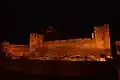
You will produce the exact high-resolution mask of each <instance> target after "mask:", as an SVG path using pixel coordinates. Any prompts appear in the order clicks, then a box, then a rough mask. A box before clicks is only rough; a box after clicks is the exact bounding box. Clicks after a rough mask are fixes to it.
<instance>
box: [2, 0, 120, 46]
mask: <svg viewBox="0 0 120 80" xmlns="http://www.w3.org/2000/svg"><path fill="white" fill-rule="evenodd" d="M27 3H28V2H27ZM1 5H2V9H1V12H2V14H1V15H0V41H4V40H8V41H10V42H11V43H18V44H28V40H29V33H31V32H37V33H40V31H41V28H47V27H48V26H53V27H54V28H56V30H57V35H56V36H57V37H56V39H66V38H76V37H91V33H92V31H93V27H94V26H95V25H102V24H104V23H108V24H110V25H111V30H112V33H113V34H114V38H115V39H117V40H120V37H119V34H120V31H119V30H120V29H119V26H120V24H119V23H120V17H119V16H108V15H107V16H105V15H104V16H102V15H96V16H95V15H83V14H74V15H73V14H72V15H70V14H69V15H68V14H67V15H64V16H62V14H61V13H60V12H58V13H59V15H58V14H56V13H55V12H57V11H54V12H52V11H50V10H47V9H45V10H46V11H44V12H45V13H46V14H45V15H46V16H45V15H42V14H39V15H38V14H35V13H37V12H35V11H39V13H41V12H42V10H41V9H37V8H36V9H35V10H34V9H33V7H30V5H31V3H29V4H28V5H26V3H24V4H23V3H22V4H21V3H18V4H15V5H10V4H9V5H10V6H9V7H8V4H6V3H5V2H4V3H3V4H1ZM21 5H22V6H21ZM6 6H7V7H6ZM24 6H26V7H24ZM58 10H60V9H58ZM53 13H54V14H53ZM64 13H65V12H64ZM85 13H86V12H85ZM96 13H97V12H96ZM31 14H33V15H31ZM55 14H56V15H55ZM57 15H58V16H57ZM60 15H61V16H60ZM116 35H118V37H116ZM59 36H60V37H59Z"/></svg>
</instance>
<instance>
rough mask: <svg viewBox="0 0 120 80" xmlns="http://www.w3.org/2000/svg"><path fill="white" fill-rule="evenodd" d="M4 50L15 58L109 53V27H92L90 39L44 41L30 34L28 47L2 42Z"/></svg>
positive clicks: (42, 36)
mask: <svg viewBox="0 0 120 80" xmlns="http://www.w3.org/2000/svg"><path fill="white" fill-rule="evenodd" d="M3 45H4V49H7V52H8V53H12V55H16V56H22V55H26V56H29V55H30V56H32V55H33V54H34V55H36V56H48V55H64V54H69V55H77V54H80V55H88V54H96V55H97V54H100V53H103V52H105V50H106V54H107V53H110V52H109V51H110V36H109V25H108V24H104V25H103V26H101V27H98V26H97V27H94V32H93V33H92V34H91V38H80V39H68V40H55V41H44V35H40V34H37V33H31V34H30V38H29V45H15V44H9V43H8V42H4V44H3Z"/></svg>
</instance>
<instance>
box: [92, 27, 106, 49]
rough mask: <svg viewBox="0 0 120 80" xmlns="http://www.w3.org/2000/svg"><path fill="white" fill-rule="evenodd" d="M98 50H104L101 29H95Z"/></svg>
mask: <svg viewBox="0 0 120 80" xmlns="http://www.w3.org/2000/svg"><path fill="white" fill-rule="evenodd" d="M94 34H95V41H96V48H103V47H104V46H103V31H102V28H100V27H98V26H97V27H94Z"/></svg>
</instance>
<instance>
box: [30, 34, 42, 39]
mask: <svg viewBox="0 0 120 80" xmlns="http://www.w3.org/2000/svg"><path fill="white" fill-rule="evenodd" d="M30 37H32V38H43V37H44V35H42V34H39V33H30Z"/></svg>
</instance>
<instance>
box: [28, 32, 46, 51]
mask: <svg viewBox="0 0 120 80" xmlns="http://www.w3.org/2000/svg"><path fill="white" fill-rule="evenodd" d="M43 39H44V36H43V35H40V34H37V33H31V34H30V41H29V42H30V43H29V52H30V53H32V52H38V50H39V48H40V47H41V46H42V44H43Z"/></svg>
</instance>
